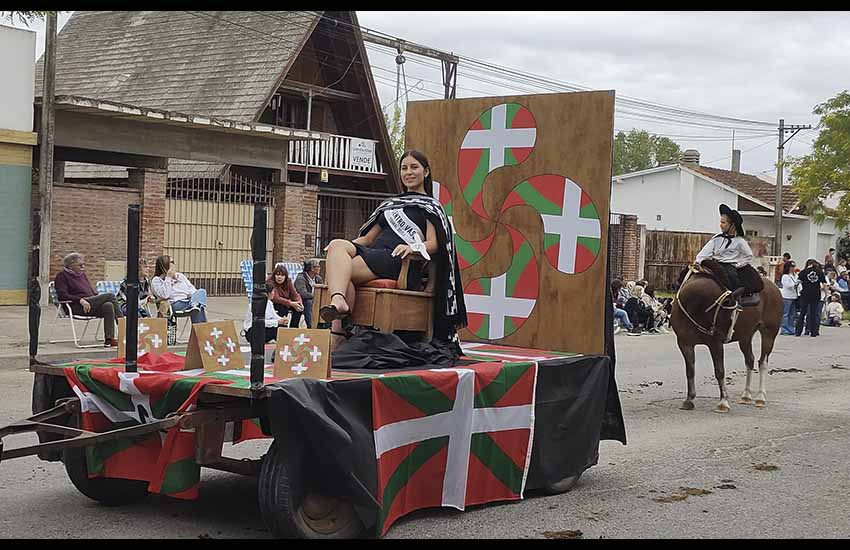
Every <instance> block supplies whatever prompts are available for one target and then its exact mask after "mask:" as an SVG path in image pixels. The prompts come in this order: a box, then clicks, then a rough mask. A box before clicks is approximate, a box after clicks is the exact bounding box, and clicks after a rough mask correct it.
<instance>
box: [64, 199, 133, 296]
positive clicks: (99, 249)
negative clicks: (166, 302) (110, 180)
mask: <svg viewBox="0 0 850 550" xmlns="http://www.w3.org/2000/svg"><path fill="white" fill-rule="evenodd" d="M139 201H140V193H139V191H137V190H136V189H124V188H117V187H106V186H97V187H94V186H90V185H76V184H67V183H65V184H55V185H54V186H53V226H52V231H51V243H50V278H51V280H52V279H53V277H54V276H55V275H56V273H58V272H59V271H60V270H61V269H62V267H63V265H62V258H63V257H64V256H65V255H66V254H68V253H70V252H79V253H81V254H84V255H85V256H86V274H87V275H88V278H89V281H91V284H92V286H94V284H95V282H97V281H99V280H101V279H103V275H104V268H105V262H106V261H107V260H114V261H125V260H126V257H127V206H128V205H130V204H134V203H139Z"/></svg>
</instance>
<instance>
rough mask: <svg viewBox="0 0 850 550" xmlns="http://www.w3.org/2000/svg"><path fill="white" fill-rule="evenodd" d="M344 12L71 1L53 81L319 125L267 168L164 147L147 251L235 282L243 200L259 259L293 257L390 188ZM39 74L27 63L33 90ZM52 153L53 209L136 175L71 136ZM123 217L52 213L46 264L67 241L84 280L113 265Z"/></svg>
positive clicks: (195, 275) (232, 114)
mask: <svg viewBox="0 0 850 550" xmlns="http://www.w3.org/2000/svg"><path fill="white" fill-rule="evenodd" d="M357 25H358V21H357V17H356V15H355V13H354V12H353V11H336V12H301V11H297V12H296V11H274V12H259V11H258V12H251V11H229V12H226V11H217V12H211V11H210V12H201V11H191V12H190V11H134V12H123V11H122V12H95V11H92V12H88V11H84V12H75V13H74V14H73V16H72V17H71V18H70V19H69V21H68V23H67V24H66V25H65V26H64V28H63V29H62V31H61V32H60V33H59V36H58V40H57V61H56V94H57V97H71V98H76V99H75V101H77V102H79V100H80V98H83V99H85V100H86V101H88V100H91V101H93V102H98V103H99V104H100V105H103V106H105V107H104V109H113V108H116V107H114V106H115V105H118V106H124V107H122V108H136V109H139V110H147V109H151V110H157V111H164V112H169V113H179V114H180V117H182V118H186V116H188V117H193V116H194V117H195V119H196V120H198V119H201V118H203V119H204V120H207V121H212V122H211V124H212V125H215V124H218V121H220V120H227V121H234V122H235V123H246V124H257V125H266V126H267V127H268V126H270V127H273V128H288V129H293V130H310V131H313V132H316V131H318V132H322V133H323V135H325V136H326V139H324V140H321V141H312V142H306V141H304V142H299V141H286V142H281V144H280V151H279V158H280V166H277V167H270V166H267V165H259V166H258V165H256V164H257V163H252V162H251V158H250V155H249V154H246V155H244V156H245V157H247V158H246V159H245V161H244V162H239V163H236V162H231V163H225V162H216V161H215V160H214V159H210V158H208V157H204V158H202V157H201V156H200V155H197V154H195V153H194V152H193V153H191V154H186V153H184V154H182V156H180V155H176V154H175V155H174V156H173V157H172V158H170V159H169V160H168V162H167V181H166V184H165V201H164V206H163V207H161V208H160V210H161V212H158V213H156V214H157V215H159V216H160V217H161V218H162V219H163V220H164V225H165V228H164V237H163V243H162V246H161V250H160V253H166V254H170V255H172V256H174V257H175V259H177V260H178V265H180V269H181V271H183V272H184V273H186V274H187V275H188V276H189V277H190V278H192V279H193V281H197V282H198V283H199V284H200V285H203V286H205V287H206V288H207V289H208V291H210V292H211V294H218V295H226V294H234V295H236V294H240V293H241V292H242V289H241V276H240V272H239V260H240V259H244V258H247V257H249V256H250V249H249V246H248V243H249V236H250V231H251V226H252V217H251V216H250V211H251V209H252V205H253V204H256V203H260V204H264V205H266V206H268V207H269V218H270V222H269V233H268V238H267V240H268V241H269V249H270V251H271V253H272V258H271V259H273V260H275V261H278V260H280V261H299V260H303V259H306V258H309V257H312V256H316V255H321V250H322V248H324V246H325V245H326V244H327V242H329V241H330V240H331V239H333V238H336V237H342V236H346V237H349V238H350V237H352V236H353V233H355V232H356V230H357V228H358V227H359V226H360V224H361V223H362V222H363V221H364V220H365V217H366V216H367V215H368V214H369V212H371V210H372V209H373V208H374V206H376V204H377V203H378V202H379V201H380V200H381V199H383V198H384V197H386V196H388V195H390V194H394V193H396V192H398V191H399V190H400V182H399V178H398V175H397V172H398V170H397V167H396V163H395V160H394V157H393V153H392V150H391V147H390V145H389V137H388V133H387V129H386V124H385V120H384V116H383V112H382V110H381V107H380V103H379V101H378V94H377V91H376V89H375V83H374V81H373V79H372V75H371V70H370V67H369V62H368V59H367V56H366V50H365V47H364V44H363V40H362V37H361V35H360V31H359V28H358V26H357ZM41 80H42V62H41V61H40V62H39V63H38V65H37V67H36V75H35V85H36V96H40V95H41ZM36 103H38V100H37V101H36ZM110 106H111V107H110ZM68 108H70V107H68ZM175 120H176V118H175ZM116 124H117V121H116ZM305 135H306V134H305ZM187 157H188V158H187ZM81 159H82V161H81ZM55 162H56V165H57V166H56V169H55V170H54V172H55V174H54V176H55V182H54V183H55V185H54V199H53V200H54V207H53V211H54V212H60V211H62V210H63V209H70V208H73V207H74V206H75V205H79V204H85V203H86V201H87V200H90V201H92V203H95V204H103V202H104V201H107V202H108V201H111V202H109V204H108V205H106V206H107V207H108V209H109V211H110V212H120V208H119V206H120V205H122V204H125V203H126V202H127V200H128V199H127V197H126V193H125V194H124V195H122V194H121V193H122V191H124V192H126V191H127V190H128V188H132V187H133V183H132V181H131V180H132V177H133V173H132V166H129V165H122V164H120V163H119V161H116V160H112V161H109V162H108V163H107V162H106V161H104V160H103V159H101V158H99V157H93V156H91V155H88V156H87V155H80V154H79V150H77V149H75V148H64V149H62V148H60V150H57V153H56V161H55ZM128 168H129V169H130V170H129V171H128ZM113 203H114V204H113ZM151 214H154V212H151ZM123 227H124V225H123V223H121V220H120V219H119V220H117V221H116V220H112V219H105V220H103V223H102V224H98V226H97V227H95V228H93V229H94V230H90V229H92V228H89V227H81V226H79V225H78V224H76V223H75V220H74V219H73V218H68V219H65V220H63V221H62V222H61V223H59V224H56V225H55V226H54V230H53V238H52V239H51V264H52V266H53V267H52V269H54V271H55V269H56V268H57V267H58V266H59V261H60V260H61V257H62V254H64V253H66V252H67V251H68V248H69V247H75V248H76V249H77V250H78V251H79V252H83V253H85V254H87V255H88V254H91V255H92V256H93V259H94V261H92V262H88V263H89V266H88V269H89V270H90V271H93V272H95V273H96V275H95V276H94V278H101V277H108V276H109V274H110V273H121V272H123V263H122V262H123V261H124V254H123V252H121V251H120V250H119V249H120V247H112V248H113V250H112V251H110V252H108V253H106V252H105V249H108V248H109V246H108V245H109V243H110V242H113V241H114V240H115V238H114V237H115V234H116V232H120V231H123Z"/></svg>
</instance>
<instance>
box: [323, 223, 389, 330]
mask: <svg viewBox="0 0 850 550" xmlns="http://www.w3.org/2000/svg"><path fill="white" fill-rule="evenodd" d="M326 261H327V268H326V269H327V274H328V292H330V293H331V305H333V306H334V307H336V309H337V311H339V312H340V313H347V312H348V311H350V309H349V308H350V307H353V305H352V304H350V303H346V302H347V300H345V299H343V297H342V296H340V294H342V295H346V297H347V293H348V292H347V291H348V286H349V284H350V283H354V284H362V283H365V282H368V281H371V280H374V279H377V277H376V276H375V274H374V273H372V270H371V269H369V267H368V266H367V265H366V262H364V261H363V258H361V257H360V256H357V249H356V248H355V247H354V244H352V243H351V241H346V240H343V239H334V240H332V241H331V244H329V245H328V254H327V260H326ZM352 295H353V293H352Z"/></svg>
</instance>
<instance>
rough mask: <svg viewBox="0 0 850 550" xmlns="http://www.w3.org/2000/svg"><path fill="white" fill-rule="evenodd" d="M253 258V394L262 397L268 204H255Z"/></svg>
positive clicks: (266, 295)
mask: <svg viewBox="0 0 850 550" xmlns="http://www.w3.org/2000/svg"><path fill="white" fill-rule="evenodd" d="M251 255H252V257H253V259H254V273H253V277H254V290H253V291H252V293H251V316H252V322H251V332H252V334H251V397H252V398H257V397H259V392H260V391H262V389H263V380H264V378H265V349H264V348H265V345H266V339H265V335H266V301H267V300H268V292H267V291H266V207H265V206H263V205H261V204H255V205H254V231H253V233H251Z"/></svg>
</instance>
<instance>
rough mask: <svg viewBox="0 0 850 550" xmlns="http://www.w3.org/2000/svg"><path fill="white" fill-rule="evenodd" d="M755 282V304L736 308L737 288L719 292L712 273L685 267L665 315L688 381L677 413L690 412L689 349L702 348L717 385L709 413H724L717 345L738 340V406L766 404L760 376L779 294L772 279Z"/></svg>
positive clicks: (778, 312) (777, 317)
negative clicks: (757, 352) (743, 376)
mask: <svg viewBox="0 0 850 550" xmlns="http://www.w3.org/2000/svg"><path fill="white" fill-rule="evenodd" d="M761 278H762V280H763V281H764V289H763V290H762V291H761V293H760V300H759V303H758V304H757V305H753V306H746V307H741V306H740V305H738V298H739V297H740V294H741V293H742V292H743V289H738V290H736V291H735V292H732V291H730V290H727V289H726V288H724V286H723V285H722V284H721V283H720V282H719V281H718V277H717V276H716V275H713V274H711V273H710V272H705V271H700V270H698V268H696V267H694V266H691V267H690V268H689V273H688V276H687V277H685V281H684V282H683V283H682V285H681V287H680V288H679V291H678V293H677V294H676V298H675V299H674V301H673V310H672V313H671V315H670V327H671V328H672V329H673V332H675V334H676V341H677V343H678V345H679V350H680V351H681V352H682V356H683V357H684V359H685V375H686V376H687V379H688V396H687V398H686V399H685V401H684V402H683V403H682V406H681V407H680V408H681V409H682V410H693V408H694V398H695V397H696V388H695V387H694V346H696V345H697V344H704V345H706V346H708V349H709V352H710V353H711V360H712V362H713V363H714V377H715V378H716V379H717V384H718V385H719V386H720V402H719V403H718V404H717V407H716V408H715V409H714V412H717V413H727V412H729V410H730V406H729V398H728V395H727V392H726V370H725V367H724V364H723V345H724V344H728V343H730V342H734V341H737V342H738V346H739V347H740V348H741V352H742V353H743V354H744V361H745V363H746V365H747V384H746V386H745V388H744V392H743V393H742V394H741V397H740V399H739V401H738V403H740V404H751V403H754V404H755V406H756V407H758V408H762V407H765V406H766V404H767V392H766V390H765V377H766V375H767V365H768V358H769V356H770V353H771V352H772V351H773V344H774V341H775V340H776V336H777V334H778V333H779V328H780V325H781V322H782V294H781V293H780V292H779V288H777V286H776V285H775V284H774V283H773V281H771V280H769V279H767V278H766V277H761ZM721 280H722V277H721ZM756 331H758V332H759V333H760V334H761V356H760V357H759V387H758V391H757V392H756V395H755V400H753V395H752V392H751V389H750V388H751V381H752V375H753V366H754V363H755V358H754V356H753V348H752V340H753V335H754V334H755V333H756Z"/></svg>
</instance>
